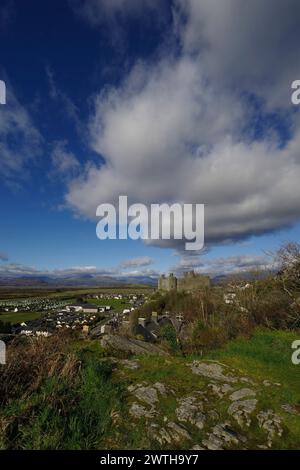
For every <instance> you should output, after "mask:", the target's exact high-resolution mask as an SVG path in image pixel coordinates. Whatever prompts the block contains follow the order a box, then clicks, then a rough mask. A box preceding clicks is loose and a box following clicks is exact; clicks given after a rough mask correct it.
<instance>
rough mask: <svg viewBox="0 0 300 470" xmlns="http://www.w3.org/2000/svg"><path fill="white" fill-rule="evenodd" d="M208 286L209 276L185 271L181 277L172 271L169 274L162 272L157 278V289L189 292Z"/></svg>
mask: <svg viewBox="0 0 300 470" xmlns="http://www.w3.org/2000/svg"><path fill="white" fill-rule="evenodd" d="M209 286H210V277H209V276H204V275H202V274H197V273H195V272H194V271H187V272H185V273H184V275H183V277H181V278H177V277H176V276H174V274H173V273H170V274H169V276H166V275H165V274H162V275H161V276H160V277H159V279H158V290H160V291H167V292H169V291H172V290H177V291H180V292H182V291H186V292H191V291H195V290H199V289H203V288H205V287H209Z"/></svg>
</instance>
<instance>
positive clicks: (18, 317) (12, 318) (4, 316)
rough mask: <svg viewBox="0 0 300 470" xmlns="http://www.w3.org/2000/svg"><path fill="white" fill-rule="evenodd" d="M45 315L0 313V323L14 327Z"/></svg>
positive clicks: (36, 313)
mask: <svg viewBox="0 0 300 470" xmlns="http://www.w3.org/2000/svg"><path fill="white" fill-rule="evenodd" d="M43 315H45V313H44V312H17V313H14V312H11V313H1V314H0V321H2V322H3V323H11V324H12V325H16V324H18V323H22V322H25V323H26V322H27V321H30V320H36V319H37V318H40V317H42V316H43Z"/></svg>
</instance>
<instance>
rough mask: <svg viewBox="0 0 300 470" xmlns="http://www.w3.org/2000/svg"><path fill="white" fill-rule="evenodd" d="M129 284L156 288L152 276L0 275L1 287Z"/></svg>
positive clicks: (109, 285)
mask: <svg viewBox="0 0 300 470" xmlns="http://www.w3.org/2000/svg"><path fill="white" fill-rule="evenodd" d="M120 284H121V285H125V284H126V285H127V284H143V285H149V286H156V284H157V280H156V279H154V278H153V277H150V276H130V277H128V278H126V277H124V276H122V277H121V276H120V277H117V276H114V277H110V276H103V275H99V274H72V275H68V276H59V277H56V276H54V275H53V276H41V275H25V276H24V275H23V276H22V275H19V276H16V275H14V276H8V275H5V276H4V275H0V287H56V286H57V287H114V286H119V285H120Z"/></svg>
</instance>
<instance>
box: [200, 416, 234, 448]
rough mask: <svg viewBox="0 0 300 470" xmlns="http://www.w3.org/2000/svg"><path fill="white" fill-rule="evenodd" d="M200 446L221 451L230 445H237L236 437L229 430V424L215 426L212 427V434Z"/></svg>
mask: <svg viewBox="0 0 300 470" xmlns="http://www.w3.org/2000/svg"><path fill="white" fill-rule="evenodd" d="M202 444H203V445H205V447H207V449H209V450H223V449H224V448H227V447H230V446H232V445H237V444H239V438H238V435H237V434H236V433H235V432H234V431H233V430H232V429H231V427H230V423H228V422H226V423H222V424H217V425H216V426H214V427H213V429H212V432H210V433H209V434H208V436H207V439H204V440H203V441H202Z"/></svg>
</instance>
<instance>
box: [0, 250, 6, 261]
mask: <svg viewBox="0 0 300 470" xmlns="http://www.w3.org/2000/svg"><path fill="white" fill-rule="evenodd" d="M0 261H8V256H7V254H6V253H3V252H2V251H0Z"/></svg>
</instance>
